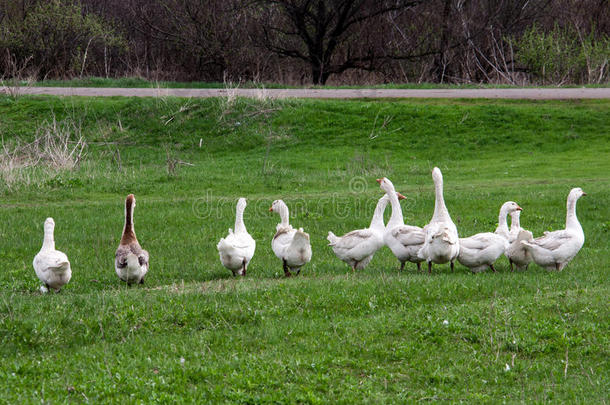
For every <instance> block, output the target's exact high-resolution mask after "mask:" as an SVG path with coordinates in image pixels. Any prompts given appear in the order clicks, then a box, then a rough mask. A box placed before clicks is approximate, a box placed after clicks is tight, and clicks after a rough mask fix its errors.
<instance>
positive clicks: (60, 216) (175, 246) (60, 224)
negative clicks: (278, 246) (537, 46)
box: [0, 97, 610, 403]
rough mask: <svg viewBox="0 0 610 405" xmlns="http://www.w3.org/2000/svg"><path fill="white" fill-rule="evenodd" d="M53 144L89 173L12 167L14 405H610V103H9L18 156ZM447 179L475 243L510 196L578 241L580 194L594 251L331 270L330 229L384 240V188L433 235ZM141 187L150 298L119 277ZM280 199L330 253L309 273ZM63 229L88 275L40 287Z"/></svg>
mask: <svg viewBox="0 0 610 405" xmlns="http://www.w3.org/2000/svg"><path fill="white" fill-rule="evenodd" d="M53 120H55V122H56V123H57V124H56V125H55V126H53ZM49 128H60V129H61V128H64V129H65V131H67V132H69V133H70V134H71V138H70V139H72V140H73V141H74V140H76V139H77V138H78V137H79V136H82V137H83V138H84V139H86V141H87V144H88V146H87V148H86V149H85V152H86V154H85V155H84V157H83V159H82V161H81V162H80V164H79V165H78V166H77V167H76V168H74V169H72V170H67V169H56V168H53V167H49V166H48V165H41V164H38V165H36V166H33V167H25V168H21V169H17V170H16V169H10V168H8V166H7V164H6V162H5V164H4V165H0V168H2V170H1V171H0V176H2V178H1V179H0V218H1V220H0V269H1V270H2V271H1V272H0V291H1V292H0V297H1V299H0V339H1V340H0V341H1V343H2V344H1V345H0V353H1V354H2V359H3V360H2V363H1V364H0V378H1V379H2V381H3V384H1V385H0V402H6V403H34V402H36V403H39V402H41V401H43V402H50V403H58V402H68V401H69V402H88V401H89V402H116V403H125V402H127V403H131V402H140V403H151V402H168V401H189V402H192V401H206V402H225V401H226V402H243V403H261V402H275V403H296V402H303V403H328V402H339V403H360V402H369V403H371V402H372V403H404V402H415V401H426V402H437V401H447V402H458V401H465V402H466V401H467V402H487V403H490V402H494V403H495V402H582V403H605V402H607V401H608V399H607V398H608V391H609V389H610V364H609V358H610V357H609V355H610V353H609V351H610V350H609V348H610V311H609V306H608V296H609V292H610V291H609V290H610V289H609V286H610V284H609V282H608V268H609V264H610V259H609V251H610V249H609V245H608V238H609V237H610V204H609V203H610V159H609V158H610V135H609V134H610V102H608V101H573V102H562V101H528V102H522V101H490V100H476V101H469V100H456V101H446V100H420V101H407V100H403V101H396V100H394V101H387V100H377V101H372V100H351V101H318V100H284V101H277V100H276V101H273V100H249V99H239V98H238V99H202V100H186V99H177V98H165V99H164V98H161V99H142V98H138V99H136V98H105V99H94V98H50V97H49V98H47V97H0V133H1V134H2V137H3V142H4V145H5V148H6V149H5V156H4V159H5V161H6V160H7V159H8V158H7V157H6V155H7V152H6V150H8V151H10V150H13V151H14V150H23V149H19V145H21V146H23V145H26V143H27V142H31V141H32V140H33V139H35V138H36V136H37V134H38V136H40V134H42V133H44V132H45V129H46V130H47V131H48V130H49ZM70 145H73V144H70ZM11 148H12V149H11ZM11 156H13V158H15V153H13V155H11ZM17 157H18V156H17ZM19 162H20V160H19V159H17V158H15V159H14V161H13V163H15V164H18V163H19ZM181 162H182V163H184V162H186V163H189V164H191V165H192V166H191V165H186V164H181ZM0 163H2V161H0ZM434 166H439V167H440V168H441V169H442V170H443V175H444V179H445V199H446V202H447V206H448V208H449V211H450V213H451V215H452V217H453V219H454V221H455V222H456V224H457V226H458V230H459V232H460V235H461V236H468V235H470V234H473V233H477V232H483V231H492V230H493V229H495V226H496V222H497V216H498V210H499V207H500V205H501V204H502V203H503V202H504V201H507V200H514V201H516V202H518V203H519V204H520V205H521V206H522V207H523V209H524V210H523V214H522V216H521V219H522V225H523V226H524V227H525V228H527V229H530V230H531V231H532V232H534V234H535V235H540V234H542V232H543V231H545V230H551V229H559V228H562V227H563V226H564V221H565V199H566V196H567V194H568V192H569V190H570V189H571V188H572V187H582V188H583V189H584V190H585V191H586V192H587V194H588V196H586V197H584V198H582V199H581V200H580V201H579V203H578V208H577V211H578V217H579V219H580V221H581V223H582V225H583V228H584V231H585V235H586V241H585V245H584V247H583V249H582V251H581V252H580V253H579V254H578V256H577V257H576V258H575V259H574V261H573V262H572V263H570V264H569V265H568V267H567V268H566V269H565V270H564V271H562V272H559V273H558V272H547V271H545V270H542V269H541V268H539V267H537V266H536V265H535V264H532V265H531V266H530V268H529V270H528V271H526V272H516V273H511V272H509V271H508V262H507V260H506V259H505V258H502V259H500V261H499V263H498V264H497V266H496V267H497V268H498V270H499V272H498V273H496V274H493V273H483V274H478V275H473V274H471V273H470V272H469V271H467V269H465V268H464V267H462V266H460V265H457V266H456V271H455V272H454V273H451V272H450V270H449V267H448V266H447V265H439V266H436V267H435V271H434V273H433V274H432V275H428V274H419V273H417V271H416V269H415V266H414V265H413V264H411V265H408V266H407V268H406V270H405V271H404V272H402V273H399V272H398V270H397V269H398V262H397V261H396V260H395V258H394V257H393V256H392V254H391V252H390V251H389V250H388V249H387V248H384V249H382V250H381V251H379V252H378V253H377V255H376V256H375V258H374V259H373V261H372V262H371V264H370V265H369V267H367V268H366V269H365V270H363V271H359V272H356V273H352V272H351V270H350V269H349V268H348V267H347V266H346V265H345V264H344V263H343V262H341V261H339V260H338V259H336V258H335V257H334V256H333V254H332V251H331V250H330V248H329V247H328V246H327V241H326V239H325V237H326V234H327V232H328V231H329V230H332V231H334V232H335V233H337V234H343V233H345V232H347V231H350V230H352V229H356V228H361V227H364V226H367V225H368V223H369V221H370V217H371V215H372V212H373V208H374V205H375V203H376V200H377V199H378V198H379V197H380V196H381V195H382V192H381V191H380V189H379V187H378V185H377V183H376V182H375V179H376V178H377V177H381V176H387V177H388V178H390V179H391V180H392V181H393V183H394V185H395V186H396V188H397V189H398V190H399V191H401V192H402V193H403V194H404V195H406V196H407V197H408V199H407V200H405V201H403V202H402V203H403V211H404V213H405V221H406V222H407V223H410V224H415V225H419V226H422V225H424V224H425V223H427V221H428V220H429V219H430V217H431V215H432V211H433V204H434V195H433V184H432V179H431V177H430V172H431V169H432V168H433V167H434ZM128 193H134V194H135V195H136V199H137V207H136V210H135V229H136V233H137V235H138V239H139V241H140V243H141V244H142V246H143V247H144V248H145V249H147V250H149V252H150V256H151V267H150V273H149V275H148V276H147V279H146V284H145V285H144V286H134V287H131V288H129V287H127V286H126V285H124V284H121V283H120V282H119V281H118V278H117V277H116V275H115V273H114V268H113V260H114V251H115V249H116V247H117V245H118V242H119V239H120V234H121V230H122V225H123V217H122V215H123V202H124V198H125V196H126V195H127V194H128ZM241 196H244V197H247V198H248V202H249V205H248V207H247V208H246V212H245V221H246V225H247V227H248V230H249V231H250V233H251V234H252V235H253V237H254V238H255V239H256V240H257V250H256V254H255V256H254V259H253V260H252V263H251V265H250V267H249V271H248V276H247V277H245V278H240V279H236V278H233V277H232V276H231V273H230V271H228V270H226V269H224V268H223V267H222V266H221V264H220V262H219V260H218V254H217V251H216V247H215V246H216V243H217V241H218V240H219V239H220V238H221V237H223V236H225V235H226V232H227V230H228V228H229V227H232V226H233V221H234V208H235V202H236V201H237V198H238V197H241ZM277 198H282V199H284V200H285V201H286V203H287V204H288V206H289V207H290V208H291V209H292V210H291V223H292V224H293V225H294V226H296V227H304V228H305V230H306V231H307V232H309V233H310V235H311V241H312V245H313V259H312V261H311V263H309V264H308V265H306V266H305V267H304V268H303V271H302V272H301V275H300V276H298V277H294V278H290V279H284V278H283V276H282V275H283V272H282V268H281V263H280V262H279V260H278V259H277V258H276V257H275V256H274V255H273V253H272V251H271V238H272V237H273V234H274V231H275V225H276V224H277V223H278V222H279V217H277V215H272V214H271V213H269V212H268V207H269V205H270V204H271V202H272V201H273V200H274V199H277ZM47 216H52V217H54V219H55V222H56V224H57V225H56V229H55V240H56V244H57V248H58V249H60V250H62V251H64V252H66V253H67V255H68V257H69V258H70V260H71V263H72V269H73V276H72V281H71V282H70V283H69V284H68V285H67V286H66V287H65V288H64V289H63V290H62V291H61V293H59V294H53V293H51V294H47V295H42V294H41V293H40V292H39V291H38V288H39V286H40V283H39V281H38V279H37V278H36V276H35V274H34V270H33V268H32V259H33V257H34V255H35V254H36V253H37V252H38V250H39V249H40V246H41V243H42V232H43V231H42V228H43V222H44V220H45V218H46V217H47ZM387 216H389V210H388V212H386V218H387Z"/></svg>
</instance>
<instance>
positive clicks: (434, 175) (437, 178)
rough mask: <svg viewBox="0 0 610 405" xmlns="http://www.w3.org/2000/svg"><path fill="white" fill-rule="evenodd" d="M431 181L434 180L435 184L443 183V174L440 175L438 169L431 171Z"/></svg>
mask: <svg viewBox="0 0 610 405" xmlns="http://www.w3.org/2000/svg"><path fill="white" fill-rule="evenodd" d="M432 180H434V182H435V183H438V182H440V183H442V182H443V173H441V169H439V168H438V167H435V168H434V169H432Z"/></svg>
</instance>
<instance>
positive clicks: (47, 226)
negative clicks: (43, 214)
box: [44, 217, 55, 233]
mask: <svg viewBox="0 0 610 405" xmlns="http://www.w3.org/2000/svg"><path fill="white" fill-rule="evenodd" d="M54 229H55V221H54V220H53V218H51V217H49V218H47V219H46V220H45V221H44V232H45V233H53V230H54Z"/></svg>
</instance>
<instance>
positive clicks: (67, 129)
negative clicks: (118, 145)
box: [0, 116, 87, 189]
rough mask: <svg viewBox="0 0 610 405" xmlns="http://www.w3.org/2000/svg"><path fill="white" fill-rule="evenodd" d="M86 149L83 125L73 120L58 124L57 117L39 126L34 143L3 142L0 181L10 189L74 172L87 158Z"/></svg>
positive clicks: (0, 156) (15, 140) (0, 151)
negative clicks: (58, 174)
mask: <svg viewBox="0 0 610 405" xmlns="http://www.w3.org/2000/svg"><path fill="white" fill-rule="evenodd" d="M86 149H87V142H86V141H85V138H84V137H83V136H82V131H81V126H80V123H79V122H77V121H75V120H73V119H71V118H67V119H64V120H61V121H58V120H57V119H56V118H55V116H53V117H52V119H51V120H49V121H44V122H43V123H42V124H40V125H39V127H38V128H37V130H36V136H35V138H34V140H33V141H31V142H26V141H23V140H21V139H19V138H17V139H14V140H11V141H5V140H4V138H3V139H2V145H1V150H0V178H1V179H2V180H3V183H4V184H5V186H6V187H7V188H9V189H10V188H12V187H14V186H15V185H17V184H25V185H29V184H32V183H34V182H36V180H37V179H38V180H42V179H46V178H48V176H49V175H51V176H52V175H54V174H56V173H57V172H60V171H66V170H68V171H69V170H74V169H76V168H77V167H78V166H79V165H80V163H81V162H82V161H83V159H84V158H85V155H86Z"/></svg>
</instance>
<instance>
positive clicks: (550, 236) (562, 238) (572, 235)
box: [521, 188, 587, 271]
mask: <svg viewBox="0 0 610 405" xmlns="http://www.w3.org/2000/svg"><path fill="white" fill-rule="evenodd" d="M583 195H587V194H586V193H585V192H584V191H582V189H580V188H573V189H572V190H571V191H570V194H568V201H567V210H566V211H567V213H566V228H565V229H564V230H560V231H553V232H545V234H544V236H541V237H539V238H536V239H534V240H531V241H526V240H522V241H521V244H522V245H523V246H525V248H526V249H527V250H528V251H529V253H530V254H531V255H532V259H533V260H534V262H535V263H536V264H537V265H538V266H540V267H544V268H545V269H547V270H558V271H561V270H562V269H563V268H564V267H565V266H566V265H567V264H568V263H569V262H570V260H572V259H573V258H574V256H576V254H577V253H578V252H579V251H580V248H582V245H583V244H584V243H585V234H584V232H583V230H582V226H581V225H580V222H578V218H576V202H577V201H578V199H579V198H580V197H582V196H583Z"/></svg>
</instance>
